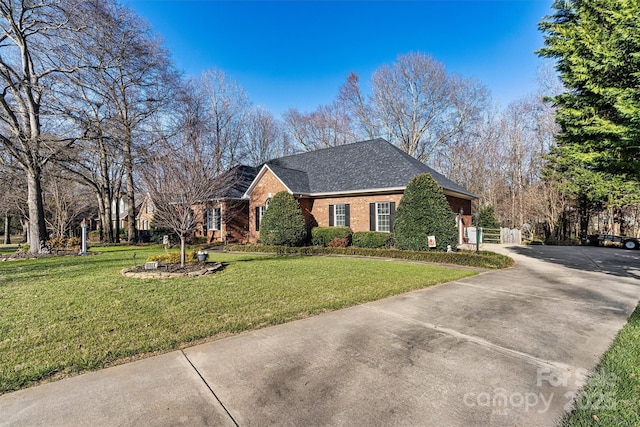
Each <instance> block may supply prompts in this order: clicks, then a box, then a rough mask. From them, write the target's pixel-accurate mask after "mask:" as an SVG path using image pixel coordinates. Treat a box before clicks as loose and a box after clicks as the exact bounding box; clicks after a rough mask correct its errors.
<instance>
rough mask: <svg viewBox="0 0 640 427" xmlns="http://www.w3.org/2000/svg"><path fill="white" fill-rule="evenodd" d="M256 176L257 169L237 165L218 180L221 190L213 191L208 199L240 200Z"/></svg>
mask: <svg viewBox="0 0 640 427" xmlns="http://www.w3.org/2000/svg"><path fill="white" fill-rule="evenodd" d="M256 175H258V169H257V168H254V167H252V166H246V165H239V166H235V167H233V168H231V169H229V170H228V171H227V172H225V173H224V174H223V175H222V176H221V178H220V179H218V183H219V185H220V186H221V187H222V188H219V189H214V190H213V191H212V193H213V194H212V195H211V196H210V199H212V200H213V199H241V198H242V196H244V193H245V192H246V191H247V189H248V188H249V186H250V185H251V183H252V182H253V180H254V179H255V177H256Z"/></svg>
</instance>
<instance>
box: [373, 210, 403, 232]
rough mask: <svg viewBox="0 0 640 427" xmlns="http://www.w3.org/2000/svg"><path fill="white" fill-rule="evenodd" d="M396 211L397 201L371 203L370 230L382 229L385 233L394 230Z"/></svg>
mask: <svg viewBox="0 0 640 427" xmlns="http://www.w3.org/2000/svg"><path fill="white" fill-rule="evenodd" d="M395 212H396V204H395V202H377V203H371V204H370V205H369V221H370V227H369V230H371V231H381V232H385V233H389V232H391V231H393V220H394V216H395Z"/></svg>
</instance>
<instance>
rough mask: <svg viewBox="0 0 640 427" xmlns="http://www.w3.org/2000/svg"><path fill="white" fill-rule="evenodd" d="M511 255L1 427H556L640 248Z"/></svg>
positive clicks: (15, 403)
mask: <svg viewBox="0 0 640 427" xmlns="http://www.w3.org/2000/svg"><path fill="white" fill-rule="evenodd" d="M497 250H500V251H503V252H508V253H510V254H511V255H512V256H513V257H514V258H515V259H516V261H517V265H516V266H515V267H513V268H510V269H507V270H502V271H495V272H486V273H482V274H480V275H478V276H475V277H471V278H468V279H464V280H460V281H457V282H452V283H448V284H444V285H440V286H436V287H432V288H428V289H424V290H421V291H417V292H411V293H408V294H404V295H400V296H397V297H392V298H387V299H385V300H382V301H377V302H373V303H369V304H364V305H360V306H357V307H353V308H349V309H345V310H340V311H337V312H333V313H328V314H325V315H321V316H317V317H313V318H309V319H305V320H301V321H296V322H292V323H289V324H286V325H281V326H276V327H271V328H266V329H262V330H259V331H255V332H251V333H245V334H242V335H238V336H234V337H231V338H227V339H223V340H219V341H215V342H211V343H208V344H204V345H199V346H195V347H191V348H188V349H185V350H183V351H175V352H171V353H168V354H165V355H162V356H158V357H153V358H150V359H145V360H142V361H138V362H134V363H130V364H126V365H121V366H117V367H113V368H109V369H104V370H102V371H98V372H92V373H88V374H85V375H80V376H77V377H73V378H69V379H65V380H62V381H58V382H55V383H50V384H45V385H42V386H38V387H33V388H30V389H26V390H21V391H18V392H15V393H10V394H6V395H3V396H0V425H12V426H13V425H29V426H34V425H47V426H53V425H60V426H62V425H64V426H70V425H158V426H174V425H188V426H199V425H241V426H251V425H259V426H263V425H291V426H302V425H349V426H352V425H362V426H370V425H390V424H397V425H424V426H553V425H555V424H556V422H557V421H558V419H559V418H561V417H562V415H563V414H564V413H565V411H566V410H567V409H568V408H569V407H570V405H571V402H572V399H573V397H574V396H575V392H576V391H577V390H579V388H580V387H581V386H582V384H583V383H584V380H585V378H586V376H587V374H588V372H589V371H590V370H591V369H592V368H593V367H595V365H596V363H597V361H598V360H599V358H600V356H601V355H602V353H603V352H604V351H605V350H606V349H607V348H608V346H609V345H610V343H611V341H612V339H613V338H614V337H615V335H616V333H617V331H618V330H619V329H620V328H621V327H622V326H623V325H624V324H625V322H626V319H627V318H628V316H629V315H630V314H631V313H632V312H633V310H634V308H635V306H636V304H637V302H638V300H639V299H640V280H638V279H640V251H623V250H617V249H606V248H593V247H542V246H532V247H513V248H508V249H507V248H497ZM605 403H606V402H605Z"/></svg>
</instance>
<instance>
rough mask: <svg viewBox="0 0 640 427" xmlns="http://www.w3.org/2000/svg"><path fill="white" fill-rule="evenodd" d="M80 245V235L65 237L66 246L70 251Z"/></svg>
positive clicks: (78, 248) (78, 247)
mask: <svg viewBox="0 0 640 427" xmlns="http://www.w3.org/2000/svg"><path fill="white" fill-rule="evenodd" d="M81 247H82V239H81V238H80V237H69V238H68V239H67V244H66V248H67V250H70V251H75V250H80V248H81Z"/></svg>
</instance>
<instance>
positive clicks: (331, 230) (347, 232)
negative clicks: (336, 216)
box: [311, 227, 351, 246]
mask: <svg viewBox="0 0 640 427" xmlns="http://www.w3.org/2000/svg"><path fill="white" fill-rule="evenodd" d="M335 239H347V242H348V243H347V246H349V244H350V243H351V229H350V228H349V227H313V228H312V229H311V244H312V245H313V246H328V245H329V243H330V242H332V241H333V240H335Z"/></svg>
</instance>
